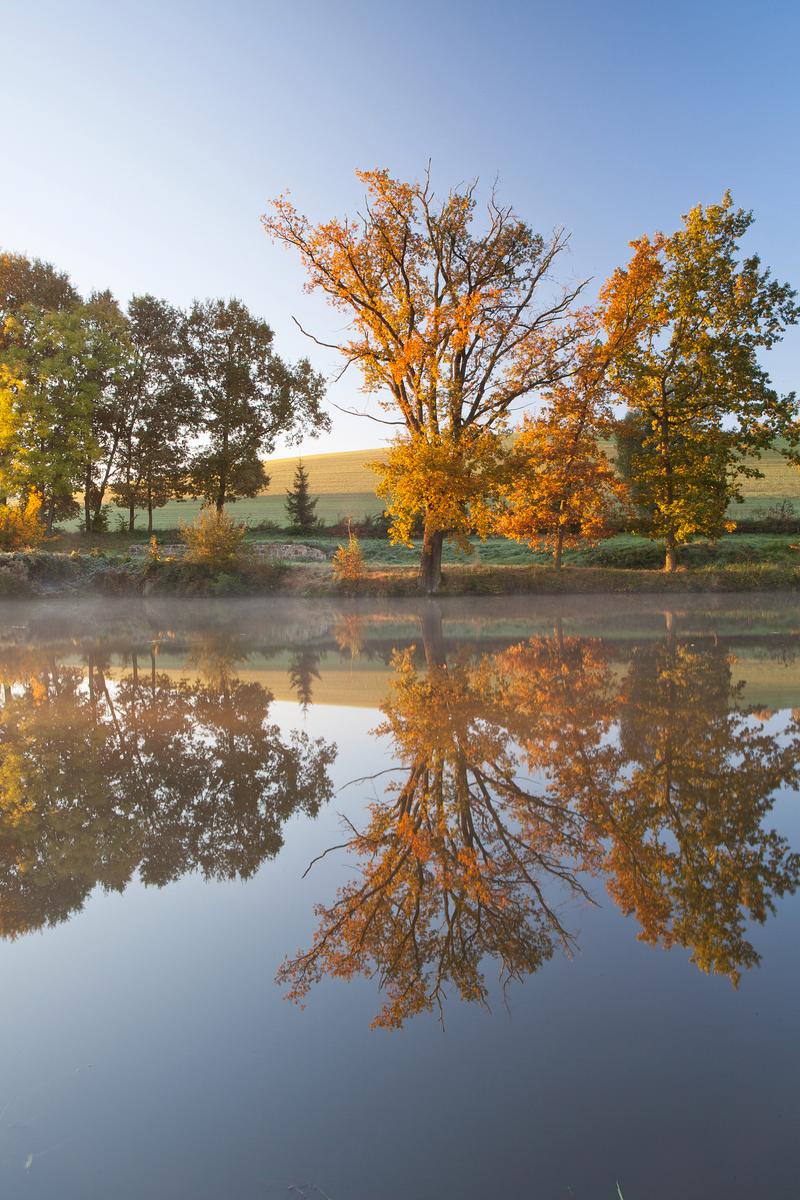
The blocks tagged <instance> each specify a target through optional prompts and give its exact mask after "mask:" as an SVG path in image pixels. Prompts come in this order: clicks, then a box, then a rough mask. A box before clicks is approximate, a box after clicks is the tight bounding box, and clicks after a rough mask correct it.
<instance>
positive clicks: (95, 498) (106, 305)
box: [80, 292, 132, 534]
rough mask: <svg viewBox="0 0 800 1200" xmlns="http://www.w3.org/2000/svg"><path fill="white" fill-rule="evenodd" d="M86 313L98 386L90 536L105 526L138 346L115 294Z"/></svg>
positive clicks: (101, 295)
mask: <svg viewBox="0 0 800 1200" xmlns="http://www.w3.org/2000/svg"><path fill="white" fill-rule="evenodd" d="M80 313H81V320H82V321H83V324H84V328H85V330H86V357H85V360H84V363H83V369H84V371H85V374H86V378H87V382H88V383H89V385H90V386H91V389H92V407H91V434H92V436H91V439H90V441H89V442H88V443H87V453H86V458H85V460H84V467H83V511H84V520H83V525H84V529H85V531H86V533H87V534H89V533H91V532H92V531H93V530H97V529H100V528H101V527H102V526H101V512H102V508H103V503H104V501H105V499H106V494H107V492H108V490H109V487H110V484H111V480H112V477H113V474H114V471H115V469H116V467H117V462H118V457H119V451H120V447H121V445H122V442H123V438H124V435H125V429H126V423H127V416H128V408H129V400H130V397H129V395H128V393H127V389H126V386H125V385H126V381H127V379H128V377H129V375H130V370H131V353H132V347H131V344H130V340H129V338H128V325H127V321H126V320H125V316H124V314H123V313H122V311H121V309H120V307H119V305H118V304H117V301H116V300H115V299H114V297H113V296H112V295H111V293H110V292H98V293H95V294H94V295H93V296H92V297H91V299H90V300H89V302H88V304H85V305H83V307H82V308H81V310H80Z"/></svg>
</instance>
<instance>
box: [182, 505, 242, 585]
mask: <svg viewBox="0 0 800 1200" xmlns="http://www.w3.org/2000/svg"><path fill="white" fill-rule="evenodd" d="M246 532H247V526H246V525H244V524H243V523H242V522H240V521H234V519H233V517H229V516H228V514H227V513H226V512H224V511H223V512H217V510H216V509H215V508H203V509H201V510H200V513H199V515H198V517H197V520H196V521H195V523H194V525H182V526H181V540H182V541H184V542H185V543H186V562H187V563H197V564H202V565H203V566H206V567H211V568H213V569H214V570H215V571H224V570H226V569H229V568H230V567H235V566H236V564H237V563H238V562H239V561H240V559H241V558H242V556H243V553H244V537H245V534H246Z"/></svg>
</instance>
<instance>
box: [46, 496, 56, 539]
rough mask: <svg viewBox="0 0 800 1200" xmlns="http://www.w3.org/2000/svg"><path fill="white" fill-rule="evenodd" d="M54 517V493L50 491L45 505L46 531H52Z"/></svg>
mask: <svg viewBox="0 0 800 1200" xmlns="http://www.w3.org/2000/svg"><path fill="white" fill-rule="evenodd" d="M55 519H56V497H55V493H51V495H50V500H49V501H48V505H47V532H48V533H52V532H53V525H54V524H55Z"/></svg>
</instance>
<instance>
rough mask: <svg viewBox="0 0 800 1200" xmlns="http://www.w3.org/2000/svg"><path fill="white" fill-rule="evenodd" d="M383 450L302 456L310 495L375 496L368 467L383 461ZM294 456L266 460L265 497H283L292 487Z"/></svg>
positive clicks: (375, 479)
mask: <svg viewBox="0 0 800 1200" xmlns="http://www.w3.org/2000/svg"><path fill="white" fill-rule="evenodd" d="M385 457H386V451H385V450H384V449H376V450H342V451H340V452H338V453H336V454H304V455H303V456H302V458H303V464H304V466H305V468H306V470H307V471H308V475H309V482H310V484H311V491H312V492H313V494H314V495H315V496H327V495H330V494H337V495H345V494H353V493H355V494H362V493H365V492H367V493H374V491H375V484H376V482H377V475H376V474H375V472H374V471H373V470H371V469H370V466H369V464H370V463H371V462H375V461H376V459H378V460H381V459H385ZM297 458H298V456H297V455H296V454H294V455H292V456H291V457H288V458H269V459H267V460H266V462H265V463H264V466H265V467H266V470H267V473H268V475H269V478H270V482H269V487H268V488H267V489H266V491H265V492H263V493H262V495H264V496H277V495H280V496H284V495H285V494H286V491H287V489H288V488H289V487H290V486H291V483H292V479H293V477H294V471H295V467H296V466H297Z"/></svg>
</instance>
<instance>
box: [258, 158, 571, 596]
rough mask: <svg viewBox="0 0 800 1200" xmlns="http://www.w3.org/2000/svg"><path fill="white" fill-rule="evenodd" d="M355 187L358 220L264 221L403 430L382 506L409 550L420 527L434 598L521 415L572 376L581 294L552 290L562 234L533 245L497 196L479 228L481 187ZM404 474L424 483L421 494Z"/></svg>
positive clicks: (530, 234)
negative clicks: (524, 404) (444, 561)
mask: <svg viewBox="0 0 800 1200" xmlns="http://www.w3.org/2000/svg"><path fill="white" fill-rule="evenodd" d="M357 174H358V178H359V179H360V180H361V181H362V182H363V183H364V184H365V185H366V188H367V201H366V204H365V207H364V211H363V212H362V213H361V214H360V215H358V216H357V217H355V218H352V219H349V218H344V219H336V218H334V219H333V220H330V221H325V222H322V223H320V224H319V225H312V224H311V222H310V221H309V220H308V219H307V218H306V217H304V216H302V215H301V214H300V213H299V212H298V211H297V210H296V208H295V207H294V205H293V204H292V203H291V202H290V200H289V199H288V198H287V197H286V196H283V197H281V198H279V199H278V200H276V201H274V202H273V204H272V206H271V209H270V212H269V213H268V214H267V215H265V216H264V217H263V218H262V220H263V223H264V226H265V228H266V230H267V232H268V233H269V234H270V235H271V236H272V237H273V238H274V239H276V240H278V241H280V242H282V243H284V244H286V245H288V246H291V247H293V248H294V249H296V250H297V251H298V252H299V254H300V257H301V260H302V263H303V265H304V267H305V269H306V271H307V274H308V285H307V286H308V288H309V289H310V290H313V289H317V288H319V289H320V290H321V291H322V292H323V293H324V294H325V295H326V297H327V298H328V300H329V301H330V303H331V304H332V305H333V306H334V307H335V308H336V309H338V310H339V311H340V312H343V313H345V314H346V315H347V317H348V318H349V319H350V321H351V325H350V329H351V333H350V336H349V337H347V338H346V339H345V340H344V341H343V342H342V343H340V344H337V345H336V346H335V349H337V350H339V351H341V353H342V354H343V355H344V358H345V368H343V369H346V367H347V366H349V365H350V364H352V363H356V364H357V365H358V366H359V368H360V370H361V372H362V375H363V381H364V388H365V390H366V391H367V392H376V393H380V396H381V401H380V403H381V404H382V406H383V408H384V409H385V411H386V412H387V413H388V414H390V415H389V416H388V417H387V418H386V420H387V423H388V424H393V425H396V426H399V427H401V428H402V430H403V433H402V437H401V439H400V441H399V444H398V447H397V448H396V449H395V450H394V451H393V453H392V455H391V456H390V462H389V465H388V468H387V471H386V474H385V476H384V485H383V494H385V495H388V497H389V498H390V509H391V512H392V516H393V520H394V522H395V536H396V537H397V538H398V539H399V540H403V539H405V538H407V536H408V530H409V526H410V524H412V523H413V520H414V518H419V520H420V523H421V525H422V531H423V546H422V556H421V563H420V585H421V587H422V588H423V589H424V590H425V591H428V592H432V591H435V590H436V589H437V587H438V585H439V581H440V576H441V558H442V544H443V541H444V538H445V536H446V535H448V534H449V533H450V532H451V531H453V530H454V531H456V532H457V533H461V534H464V533H465V532H466V531H469V530H470V529H472V528H473V525H474V520H473V518H474V516H475V514H476V513H477V512H478V511H479V509H480V507H481V504H482V502H483V497H484V495H485V492H486V491H487V490H488V491H491V488H492V483H493V473H494V472H493V468H494V463H495V459H496V455H497V451H498V447H499V445H500V444H501V443H500V441H499V439H501V438H502V435H503V432H504V430H505V425H506V421H507V418H508V414H509V412H510V410H511V409H512V406H514V405H515V403H516V402H519V401H524V398H525V397H527V396H529V395H530V394H531V393H532V392H534V391H535V390H537V389H539V388H542V387H544V386H547V385H548V384H552V383H553V382H555V381H556V380H557V379H558V378H560V377H561V375H562V374H563V372H564V370H565V364H564V353H565V351H566V350H567V348H568V346H569V345H571V343H572V341H573V339H574V333H573V331H572V330H571V329H570V327H569V324H568V323H567V322H566V320H565V318H566V317H567V315H568V313H569V310H570V306H571V304H572V302H573V300H574V299H575V297H576V295H577V294H578V292H579V291H580V288H581V286H582V285H580V284H579V285H577V286H575V287H567V288H563V289H555V290H554V288H553V284H552V274H553V269H554V265H555V262H556V260H557V258H558V256H559V255H560V254H561V252H562V250H563V249H564V247H565V244H566V237H565V235H564V233H563V231H561V230H557V231H556V232H555V233H553V234H552V235H550V236H547V237H544V236H542V235H541V234H538V233H535V232H534V231H533V230H532V229H531V228H530V226H529V225H527V224H526V223H525V222H524V221H523V220H521V219H520V217H518V216H517V215H516V213H515V212H514V211H513V209H511V208H510V207H508V206H505V205H501V204H500V203H499V202H498V201H497V199H496V198H495V196H494V195H492V196H490V198H489V202H488V206H487V212H486V220H485V222H484V224H483V225H482V226H479V225H478V223H477V219H476V207H477V200H476V188H475V185H471V186H469V187H465V188H462V189H460V190H453V191H451V192H449V193H448V194H447V195H446V196H444V198H443V199H442V200H441V201H437V200H436V199H435V197H434V192H433V189H432V187H431V184H430V179H429V178H426V179H425V181H424V182H422V183H403V182H401V181H399V180H396V179H392V178H391V177H390V176H389V174H388V172H387V171H381V170H373V171H360V172H358V173H357ZM431 458H432V459H434V460H435V466H434V471H433V474H434V476H435V479H434V480H432V481H431V482H430V486H429V483H428V482H426V480H427V478H428V475H427V472H428V466H429V460H430V459H431ZM484 469H486V472H487V478H486V480H485V481H484V480H483V479H482V476H483V474H484ZM407 473H408V474H410V476H411V477H412V478H416V477H418V476H419V475H420V473H421V474H422V476H423V478H422V480H421V484H420V486H419V487H417V486H415V485H412V484H411V483H410V482H409V480H408V479H407V478H406V475H407ZM448 481H449V483H450V484H452V491H451V492H450V493H449V494H446V493H445V492H443V491H442V486H443V485H447V484H448ZM484 483H485V486H484Z"/></svg>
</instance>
